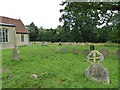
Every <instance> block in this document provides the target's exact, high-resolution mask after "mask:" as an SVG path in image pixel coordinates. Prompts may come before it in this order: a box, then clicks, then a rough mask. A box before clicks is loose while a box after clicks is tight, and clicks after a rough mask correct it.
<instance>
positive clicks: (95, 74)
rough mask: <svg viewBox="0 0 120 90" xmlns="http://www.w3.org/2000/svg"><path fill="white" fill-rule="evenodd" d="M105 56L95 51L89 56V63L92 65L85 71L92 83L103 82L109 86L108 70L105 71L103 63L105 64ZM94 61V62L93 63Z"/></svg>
mask: <svg viewBox="0 0 120 90" xmlns="http://www.w3.org/2000/svg"><path fill="white" fill-rule="evenodd" d="M103 60H104V56H103V55H102V54H101V53H100V52H98V51H96V50H93V51H91V52H90V53H89V54H88V55H87V62H88V63H89V64H90V65H89V67H88V68H87V69H86V70H85V76H86V77H88V78H89V79H90V80H92V81H97V82H101V83H103V84H109V76H108V70H107V69H105V68H104V67H103V66H102V64H101V62H103ZM92 61H93V62H92Z"/></svg>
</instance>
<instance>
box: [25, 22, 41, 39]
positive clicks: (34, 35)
mask: <svg viewBox="0 0 120 90" xmlns="http://www.w3.org/2000/svg"><path fill="white" fill-rule="evenodd" d="M27 27H28V30H29V32H30V33H29V38H30V41H38V39H39V30H38V27H37V26H35V24H34V23H33V22H32V23H31V24H30V25H28V26H27Z"/></svg>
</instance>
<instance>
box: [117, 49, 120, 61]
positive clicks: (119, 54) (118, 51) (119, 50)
mask: <svg viewBox="0 0 120 90" xmlns="http://www.w3.org/2000/svg"><path fill="white" fill-rule="evenodd" d="M116 56H117V58H118V59H120V49H118V50H117V51H116Z"/></svg>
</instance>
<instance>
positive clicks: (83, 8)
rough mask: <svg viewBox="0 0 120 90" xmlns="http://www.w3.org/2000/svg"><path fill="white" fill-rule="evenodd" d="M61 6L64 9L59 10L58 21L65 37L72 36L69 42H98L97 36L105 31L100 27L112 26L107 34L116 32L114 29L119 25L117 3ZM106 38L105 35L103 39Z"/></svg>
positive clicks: (77, 3)
mask: <svg viewBox="0 0 120 90" xmlns="http://www.w3.org/2000/svg"><path fill="white" fill-rule="evenodd" d="M61 5H62V6H65V8H64V9H61V10H60V12H61V13H62V16H61V18H60V21H61V22H63V23H64V25H63V27H64V30H65V32H66V35H68V34H69V35H72V39H71V38H70V39H71V41H72V40H73V41H81V42H98V39H99V38H100V37H98V36H101V35H99V34H102V32H103V31H104V29H105V28H101V27H109V26H112V27H113V28H112V29H110V30H107V31H106V33H107V34H109V32H111V31H112V30H116V29H114V28H115V27H116V25H117V24H118V23H119V17H118V16H119V8H118V7H119V5H120V3H118V2H115V3H112V2H106V3H105V2H84V3H83V2H63V3H62V4H61ZM116 7H117V8H116ZM98 28H101V29H98ZM106 29H108V28H106ZM98 30H101V31H98ZM103 33H105V32H103ZM97 34H98V35H97ZM104 35H105V34H104ZM108 36H109V35H107V36H106V35H105V36H104V38H105V37H108ZM99 40H100V39H99ZM101 40H102V39H101ZM104 40H105V39H104ZM106 40H107V39H106ZM106 40H105V41H106ZM100 42H101V41H100Z"/></svg>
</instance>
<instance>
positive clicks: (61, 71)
mask: <svg viewBox="0 0 120 90" xmlns="http://www.w3.org/2000/svg"><path fill="white" fill-rule="evenodd" d="M56 47H59V48H61V50H62V48H66V51H64V52H62V51H56ZM95 48H96V50H98V51H99V50H100V49H101V48H107V49H108V50H109V52H110V53H109V57H108V58H105V60H104V62H103V63H102V65H103V66H104V67H105V68H107V69H108V71H109V77H110V84H109V85H103V84H101V83H98V82H94V81H90V80H89V79H87V78H86V77H85V76H84V71H85V69H86V68H87V67H88V65H89V64H88V63H87V62H86V56H84V55H83V54H82V50H84V49H89V46H87V45H86V46H70V45H62V46H58V45H49V46H39V45H37V44H35V45H32V46H22V47H19V51H20V61H18V62H17V61H12V60H11V56H12V50H11V49H7V50H3V56H2V66H3V76H2V81H3V88H117V87H118V59H117V57H116V56H115V55H114V54H113V53H115V51H116V50H117V47H113V46H112V47H110V46H109V47H107V46H95ZM73 49H78V50H79V53H78V54H77V55H76V54H74V53H73V52H72V50H73ZM42 73H44V74H42ZM31 74H37V75H38V79H32V78H30V75H31ZM9 76H11V77H12V78H10V79H8V77H9Z"/></svg>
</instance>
